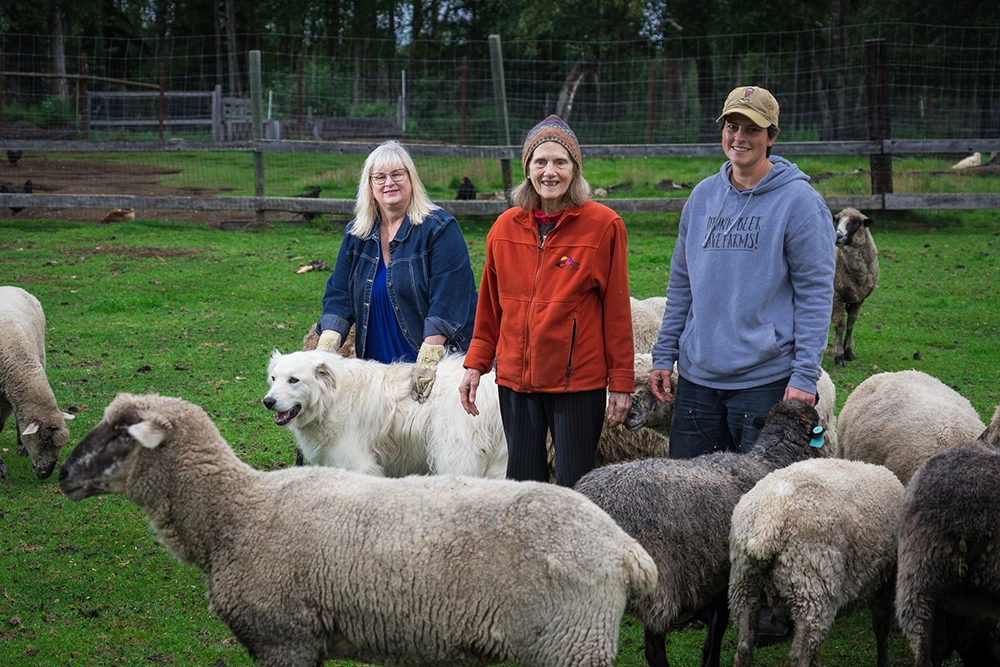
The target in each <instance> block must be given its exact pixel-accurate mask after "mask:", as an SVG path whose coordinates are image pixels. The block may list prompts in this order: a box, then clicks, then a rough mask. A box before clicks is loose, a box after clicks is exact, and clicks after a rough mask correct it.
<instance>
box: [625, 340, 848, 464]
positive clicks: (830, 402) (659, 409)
mask: <svg viewBox="0 0 1000 667" xmlns="http://www.w3.org/2000/svg"><path fill="white" fill-rule="evenodd" d="M652 368H653V356H652V355H651V354H645V355H640V354H636V355H635V369H636V371H635V392H634V393H633V394H632V405H631V406H630V407H629V410H628V415H627V416H626V417H625V422H624V423H623V424H622V426H623V427H624V428H626V429H628V430H630V431H636V430H637V429H640V428H641V427H645V428H646V429H648V430H651V431H655V432H657V433H659V434H660V435H662V436H663V437H664V438H665V439H666V442H665V443H657V444H658V446H660V447H663V448H664V449H663V452H664V453H662V454H649V455H648V456H667V455H668V453H669V449H670V420H671V419H673V414H674V403H673V401H666V402H663V401H659V400H657V398H656V397H655V396H653V391H652V389H651V388H650V386H649V371H650V370H652ZM676 368H677V366H676V364H675V365H674V373H673V374H672V375H671V376H670V384H671V389H670V393H671V394H674V395H676V393H677V372H676ZM643 370H645V372H646V374H645V376H644V377H641V376H640V373H641V372H642V371H643ZM816 393H817V394H819V400H818V401H817V402H816V412H817V413H819V423H820V426H822V427H823V428H824V430H825V435H826V444H825V445H824V450H825V451H826V455H827V456H836V454H835V452H837V451H839V448H838V444H837V417H836V416H835V415H834V407H835V406H836V404H837V388H836V387H835V386H834V384H833V380H832V379H831V378H830V374H829V373H827V372H826V371H821V372H820V376H819V380H818V381H817V382H816ZM638 432H641V431H638ZM632 458H633V459H636V458H641V457H639V456H633V457H632ZM619 460H620V461H626V460H629V459H626V458H622V459H619Z"/></svg>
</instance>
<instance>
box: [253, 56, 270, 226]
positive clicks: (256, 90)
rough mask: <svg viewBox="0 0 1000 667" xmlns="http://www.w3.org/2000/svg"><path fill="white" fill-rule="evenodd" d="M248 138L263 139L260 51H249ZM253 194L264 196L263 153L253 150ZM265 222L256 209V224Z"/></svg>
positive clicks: (265, 218)
mask: <svg viewBox="0 0 1000 667" xmlns="http://www.w3.org/2000/svg"><path fill="white" fill-rule="evenodd" d="M249 56H250V137H251V138H252V139H253V140H254V141H260V140H261V139H263V138H264V114H263V104H264V100H263V86H262V85H261V80H260V51H257V50H254V51H250V53H249ZM253 193H254V195H255V196H257V197H264V196H265V194H264V193H265V188H264V151H262V150H260V149H259V148H254V149H253ZM265 220H267V214H266V211H265V210H264V209H262V208H258V209H257V222H264V221H265Z"/></svg>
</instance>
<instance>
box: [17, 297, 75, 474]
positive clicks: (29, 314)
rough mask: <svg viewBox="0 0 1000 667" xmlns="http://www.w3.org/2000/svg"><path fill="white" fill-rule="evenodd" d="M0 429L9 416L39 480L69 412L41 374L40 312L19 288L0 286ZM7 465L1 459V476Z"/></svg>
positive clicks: (59, 443)
mask: <svg viewBox="0 0 1000 667" xmlns="http://www.w3.org/2000/svg"><path fill="white" fill-rule="evenodd" d="M0 332H2V335H0V431H2V430H3V427H4V425H5V424H6V423H7V419H8V418H9V417H10V415H11V414H13V415H14V421H15V426H16V429H17V441H18V443H19V444H20V445H22V446H23V447H24V449H26V450H27V452H28V455H29V456H30V457H31V467H32V469H33V471H34V473H35V477H37V478H38V479H45V478H47V477H48V476H49V475H51V474H52V471H53V470H54V469H55V467H56V462H57V461H58V460H59V451H60V450H61V449H62V447H63V445H65V444H66V441H67V440H69V429H68V428H66V420H67V419H72V418H73V416H72V415H69V414H66V413H64V412H62V411H61V410H60V409H59V406H58V405H57V404H56V397H55V395H54V394H53V393H52V387H51V386H50V385H49V379H48V377H47V376H46V374H45V313H44V312H42V305H41V304H40V303H38V299H36V298H35V297H34V296H32V295H31V294H29V293H28V292H26V291H24V290H23V289H21V288H20V287H10V286H4V287H0ZM6 477H7V468H6V467H4V465H3V461H2V460H0V479H3V478H6Z"/></svg>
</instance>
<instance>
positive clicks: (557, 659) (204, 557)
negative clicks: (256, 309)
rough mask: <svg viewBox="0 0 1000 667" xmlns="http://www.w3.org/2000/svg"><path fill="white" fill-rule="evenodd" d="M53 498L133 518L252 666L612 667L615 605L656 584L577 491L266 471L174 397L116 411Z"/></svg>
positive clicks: (72, 458) (619, 607)
mask: <svg viewBox="0 0 1000 667" xmlns="http://www.w3.org/2000/svg"><path fill="white" fill-rule="evenodd" d="M59 486H60V488H61V489H62V490H63V492H64V493H65V494H66V495H67V496H68V497H69V498H70V499H72V500H76V501H78V500H82V499H83V498H87V497H89V496H92V495H97V494H103V493H124V494H125V495H126V496H127V497H128V498H129V500H131V501H132V502H134V503H135V504H136V505H138V506H139V507H140V508H141V509H142V510H143V512H144V513H145V514H146V516H147V517H149V519H150V521H151V525H152V528H153V530H154V531H155V532H156V533H157V534H158V535H159V537H160V540H161V541H162V542H163V543H164V545H165V546H166V547H167V548H168V549H169V550H170V551H171V552H172V553H173V554H174V555H175V556H177V558H178V559H180V560H181V561H182V562H184V563H188V564H193V565H196V566H197V567H199V568H200V569H201V570H202V571H203V572H204V574H205V577H206V584H207V589H208V596H209V599H210V601H211V608H212V610H213V612H214V613H216V614H217V615H218V616H219V617H220V618H221V619H222V621H223V622H225V623H226V625H227V626H228V627H229V628H230V629H231V630H232V631H233V634H234V635H235V636H236V638H237V639H238V640H239V641H240V643H241V644H243V645H244V646H245V647H246V648H247V650H248V651H249V653H250V655H251V657H252V658H253V659H254V660H256V662H257V664H259V665H261V666H262V667H316V666H317V665H321V664H323V660H325V659H331V660H334V659H336V660H354V661H364V662H375V663H379V664H382V663H387V664H399V665H486V664H493V663H501V662H516V663H518V664H519V665H522V666H523V667H528V666H536V667H559V666H564V667H579V666H589V667H612V664H613V661H614V658H615V654H616V650H617V641H618V631H619V627H620V623H621V616H622V613H623V611H624V609H625V605H626V599H627V598H628V596H629V595H643V594H645V593H648V592H649V591H651V590H653V588H654V587H655V585H656V566H655V564H654V563H653V561H652V559H651V558H650V556H649V555H648V554H647V553H646V552H645V551H644V550H643V549H642V547H641V546H640V545H639V543H638V542H636V541H635V540H634V539H632V538H631V537H629V536H628V535H627V534H626V533H625V532H623V531H622V530H621V529H620V528H619V527H618V526H617V525H616V524H615V523H614V521H612V520H611V518H610V517H608V516H607V515H606V514H605V513H604V512H602V511H600V510H599V509H598V508H597V507H596V506H595V505H594V504H593V503H591V502H590V501H588V500H587V499H586V498H584V497H583V496H581V495H580V494H578V493H575V492H574V491H571V490H570V489H566V488H561V487H557V486H555V485H550V484H540V483H533V482H514V481H507V480H487V479H479V478H473V477H457V476H451V475H447V476H427V477H425V476H411V477H406V478H402V479H387V478H381V477H372V476H368V475H362V474H358V473H353V472H349V471H345V470H339V469H336V468H328V467H294V468H287V469H284V470H278V471H273V472H260V471H256V470H253V469H252V468H250V467H249V466H248V465H246V464H245V463H243V462H242V461H240V459H239V458H237V456H236V455H235V453H234V452H233V450H232V449H231V448H230V447H229V445H227V444H226V442H225V440H223V438H222V436H221V435H220V433H219V431H218V430H217V429H216V427H215V425H214V424H213V423H212V421H211V419H210V418H209V417H208V415H207V414H206V413H205V411H204V410H202V409H201V408H199V407H198V406H195V405H192V404H191V403H187V402H185V401H182V400H180V399H177V398H167V397H163V396H156V395H146V396H135V395H129V394H122V395H119V396H118V397H117V398H116V399H115V400H114V401H113V402H112V403H111V404H110V405H109V406H108V407H107V408H106V410H105V413H104V418H103V419H102V421H101V422H100V423H99V424H98V425H97V426H96V427H94V429H93V430H92V431H91V432H90V433H88V434H87V436H86V437H85V438H84V439H83V441H82V442H81V443H80V444H79V445H78V446H77V447H76V448H75V449H74V450H73V451H72V453H70V455H69V456H68V457H67V458H66V461H65V462H64V463H63V466H62V470H61V471H60V474H59Z"/></svg>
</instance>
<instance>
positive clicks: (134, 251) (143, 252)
mask: <svg viewBox="0 0 1000 667" xmlns="http://www.w3.org/2000/svg"><path fill="white" fill-rule="evenodd" d="M200 252H201V251H200V250H195V249H191V248H149V247H147V248H122V247H120V246H97V247H96V248H94V249H93V250H91V251H90V254H92V255H130V256H132V257H133V258H135V259H157V258H164V257H183V258H184V259H194V258H195V257H197V256H198V254H199V253H200ZM79 253H80V250H79V249H74V250H73V254H79Z"/></svg>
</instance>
